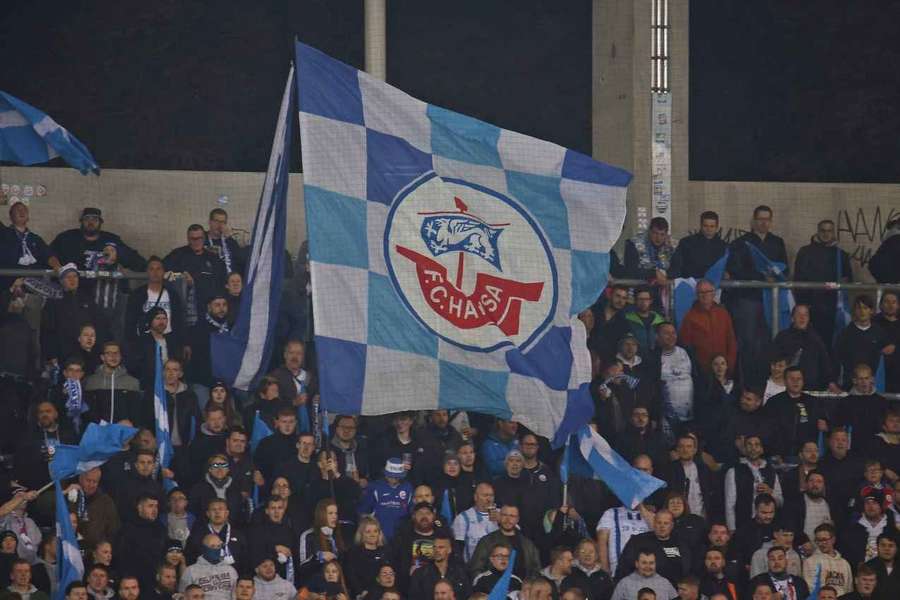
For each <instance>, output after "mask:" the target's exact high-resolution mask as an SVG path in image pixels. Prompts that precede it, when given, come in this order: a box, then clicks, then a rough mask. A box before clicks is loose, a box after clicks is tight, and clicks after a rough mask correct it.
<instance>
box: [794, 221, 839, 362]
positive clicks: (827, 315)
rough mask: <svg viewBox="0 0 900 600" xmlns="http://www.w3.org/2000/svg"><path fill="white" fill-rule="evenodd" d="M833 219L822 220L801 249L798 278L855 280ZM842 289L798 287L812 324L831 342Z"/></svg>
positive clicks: (796, 265) (799, 299)
mask: <svg viewBox="0 0 900 600" xmlns="http://www.w3.org/2000/svg"><path fill="white" fill-rule="evenodd" d="M835 229H836V228H835V225H834V221H832V220H831V219H825V220H823V221H819V223H818V225H816V235H814V236H812V238H810V240H809V245H807V246H803V247H802V248H800V249H799V250H797V257H796V259H795V260H794V281H815V282H826V281H836V282H838V283H848V282H852V281H853V268H852V267H851V265H850V255H849V254H847V253H846V252H844V251H843V250H841V248H840V246H838V243H837V238H836V236H835ZM839 293H840V292H838V291H836V290H823V291H819V290H804V289H797V290H794V298H796V300H797V302H800V303H802V304H806V305H808V306H809V307H810V312H811V313H812V315H811V316H812V326H813V328H814V329H815V330H816V332H818V334H819V337H821V338H822V339H823V340H825V341H826V342H827V343H829V344H830V343H831V342H832V340H834V334H835V331H834V325H835V314H836V312H837V299H838V294H839Z"/></svg>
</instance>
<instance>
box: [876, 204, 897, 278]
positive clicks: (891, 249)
mask: <svg viewBox="0 0 900 600" xmlns="http://www.w3.org/2000/svg"><path fill="white" fill-rule="evenodd" d="M898 250H900V218H895V219H893V220H892V221H890V222H889V223H887V224H886V225H885V228H884V233H883V234H881V245H880V246H878V250H876V251H875V254H873V255H872V257H871V258H870V259H869V265H868V266H869V272H870V273H871V274H872V277H874V278H875V281H877V282H878V283H897V282H900V265H898V263H897V256H900V252H898Z"/></svg>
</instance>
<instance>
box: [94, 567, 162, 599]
mask: <svg viewBox="0 0 900 600" xmlns="http://www.w3.org/2000/svg"><path fill="white" fill-rule="evenodd" d="M85 579H86V581H85V583H87V595H88V598H89V600H110V599H111V598H112V597H113V596H115V595H116V593H115V592H114V591H113V590H112V588H111V587H110V586H109V570H108V569H107V568H106V567H105V566H103V565H99V564H98V565H92V566H90V567H89V568H88V569H87V570H86V571H85ZM154 591H155V590H154ZM156 598H158V599H159V600H171V595H169V596H168V598H166V597H165V596H163V595H157V596H156Z"/></svg>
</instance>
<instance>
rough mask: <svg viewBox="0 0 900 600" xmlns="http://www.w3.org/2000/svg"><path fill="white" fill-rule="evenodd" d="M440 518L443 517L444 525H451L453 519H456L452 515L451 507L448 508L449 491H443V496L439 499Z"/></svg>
mask: <svg viewBox="0 0 900 600" xmlns="http://www.w3.org/2000/svg"><path fill="white" fill-rule="evenodd" d="M441 516H442V517H444V523H446V524H450V523H453V519H454V517H456V515H454V514H453V507H452V506H450V490H444V495H443V497H442V498H441Z"/></svg>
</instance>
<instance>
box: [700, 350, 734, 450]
mask: <svg viewBox="0 0 900 600" xmlns="http://www.w3.org/2000/svg"><path fill="white" fill-rule="evenodd" d="M728 370H729V364H728V359H726V358H725V357H724V356H723V355H721V354H718V355H716V356H714V357H713V358H712V361H710V373H709V378H708V379H707V382H706V389H705V390H704V393H703V394H702V395H701V397H700V401H699V402H698V406H697V409H696V411H695V414H696V415H697V428H698V430H699V433H700V438H701V439H702V440H703V441H704V448H703V449H704V450H706V451H707V452H709V453H710V454H711V455H712V456H713V458H715V459H716V462H718V463H726V462H728V461H730V460H736V459H737V457H736V456H735V451H734V438H733V437H731V438H730V439H729V433H730V432H731V431H732V428H731V427H730V424H731V417H732V416H733V415H734V413H735V410H736V408H737V404H738V399H739V398H740V386H739V385H738V384H737V383H736V382H735V381H734V380H733V379H731V378H730V377H729V376H728Z"/></svg>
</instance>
